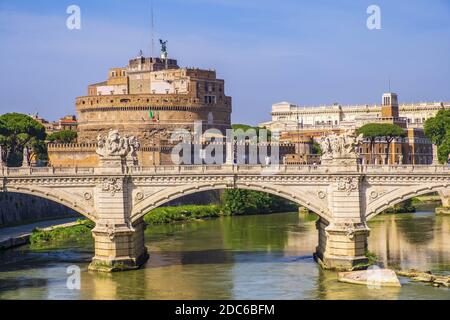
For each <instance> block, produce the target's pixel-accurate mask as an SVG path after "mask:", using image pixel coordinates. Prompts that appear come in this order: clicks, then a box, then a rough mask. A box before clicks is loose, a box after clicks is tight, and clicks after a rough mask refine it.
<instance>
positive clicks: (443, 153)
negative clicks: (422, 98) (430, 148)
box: [424, 110, 450, 163]
mask: <svg viewBox="0 0 450 320" xmlns="http://www.w3.org/2000/svg"><path fill="white" fill-rule="evenodd" d="M424 131H425V135H426V136H427V137H428V139H430V140H431V142H432V143H434V144H435V145H437V147H438V158H439V161H440V162H441V163H446V162H447V160H448V155H449V153H450V150H449V149H450V147H449V146H450V110H440V111H439V112H438V113H437V114H436V116H435V117H434V118H430V119H428V120H427V121H426V122H425V125H424Z"/></svg>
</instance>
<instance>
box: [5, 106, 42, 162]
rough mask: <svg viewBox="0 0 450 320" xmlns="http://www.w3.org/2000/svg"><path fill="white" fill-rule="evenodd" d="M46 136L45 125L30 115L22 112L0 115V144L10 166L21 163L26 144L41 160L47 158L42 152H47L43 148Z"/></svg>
mask: <svg viewBox="0 0 450 320" xmlns="http://www.w3.org/2000/svg"><path fill="white" fill-rule="evenodd" d="M45 138H46V133H45V128H44V126H43V125H42V124H40V123H39V122H37V121H36V120H34V119H33V118H31V117H30V116H27V115H25V114H20V113H7V114H3V115H1V116H0V145H1V146H2V149H3V150H4V153H5V154H4V160H5V161H6V163H7V164H8V165H9V166H20V165H21V163H22V154H23V149H24V147H25V146H28V147H30V148H31V149H32V151H33V152H34V154H35V155H37V157H38V159H39V160H45V157H46V156H45V155H43V154H42V153H46V152H45V151H44V150H43V142H44V140H45ZM31 156H32V155H31ZM39 157H41V158H39Z"/></svg>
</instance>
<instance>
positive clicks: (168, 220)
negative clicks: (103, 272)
mask: <svg viewBox="0 0 450 320" xmlns="http://www.w3.org/2000/svg"><path fill="white" fill-rule="evenodd" d="M270 213H277V212H270V211H269V212H263V213H261V214H270ZM233 215H236V216H237V215H256V214H253V213H248V214H231V213H229V212H227V209H226V208H224V207H223V206H220V205H186V206H178V207H160V208H156V209H154V210H152V211H151V212H149V213H148V214H147V215H145V216H144V222H145V223H147V224H148V225H165V224H172V223H180V222H191V221H198V220H207V219H213V218H219V217H223V216H233ZM94 226H95V224H94V223H93V222H92V221H89V220H79V221H78V222H76V223H74V224H72V225H69V226H66V225H63V226H57V227H53V228H47V229H36V230H34V231H33V232H32V233H31V234H29V235H28V237H27V240H28V239H29V241H26V242H21V244H26V243H31V245H33V246H44V245H48V244H51V243H53V242H61V241H77V240H81V239H86V237H91V231H92V229H93V228H94Z"/></svg>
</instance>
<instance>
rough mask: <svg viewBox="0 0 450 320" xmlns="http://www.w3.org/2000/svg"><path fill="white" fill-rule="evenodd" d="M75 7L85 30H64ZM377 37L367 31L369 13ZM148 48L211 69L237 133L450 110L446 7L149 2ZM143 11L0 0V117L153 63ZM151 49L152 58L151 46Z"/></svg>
mask: <svg viewBox="0 0 450 320" xmlns="http://www.w3.org/2000/svg"><path fill="white" fill-rule="evenodd" d="M71 4H76V5H78V6H80V8H81V13H82V17H81V18H82V29H81V30H73V31H70V30H68V29H67V28H66V19H67V17H68V14H66V9H67V7H68V6H69V5H71ZM372 4H376V5H378V6H380V8H381V19H382V20H381V23H382V29H381V30H369V29H367V27H366V20H367V17H368V14H367V13H366V10H367V7H368V6H369V5H372ZM154 8H155V9H154V12H155V34H156V39H158V38H163V39H167V40H168V41H169V43H168V45H169V54H170V55H171V56H172V57H174V58H177V59H178V61H179V64H180V65H182V66H198V67H203V68H215V69H217V72H218V76H219V77H221V78H223V79H225V80H226V93H227V94H228V95H231V96H232V97H233V109H234V111H233V122H235V123H250V124H256V123H258V122H261V121H266V120H269V119H270V114H269V113H270V109H271V105H272V104H273V103H276V102H279V101H290V102H293V103H296V104H300V105H321V104H331V103H334V102H339V103H342V104H356V103H370V104H371V103H379V101H380V97H381V94H382V93H383V92H385V91H387V89H388V79H389V78H390V79H391V86H392V90H393V91H396V92H397V93H398V94H399V99H400V101H401V102H412V101H414V102H420V101H442V100H444V101H450V90H449V88H450V1H448V0H428V1H426V0H395V1H392V0H389V1H388V0H383V1H381V0H370V1H366V0H352V1H350V0H340V1H332V0H317V1H299V0H278V1H275V0H245V1H244V0H154ZM150 26H151V23H150V0H97V1H93V0H91V1H87V0H71V1H65V0H39V1H35V0H20V1H17V0H0V44H1V46H0V68H1V70H2V72H1V78H0V97H1V102H0V113H4V112H11V111H16V112H23V113H34V112H35V111H39V113H40V115H42V116H44V117H45V118H48V119H57V118H59V117H61V116H63V115H66V114H74V113H75V106H74V100H75V97H77V96H81V95H85V94H86V90H87V85H88V84H89V83H94V82H98V81H102V80H104V79H105V78H106V76H107V71H108V68H109V67H113V66H125V65H126V64H127V62H128V60H129V58H131V57H134V56H136V55H137V53H138V52H139V49H143V50H144V52H145V53H146V54H149V53H150V48H151V45H150V43H151V40H150V39H151V31H150ZM156 49H158V47H157V46H156Z"/></svg>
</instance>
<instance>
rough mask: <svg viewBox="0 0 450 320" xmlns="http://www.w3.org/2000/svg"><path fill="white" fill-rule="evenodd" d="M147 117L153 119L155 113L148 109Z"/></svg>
mask: <svg viewBox="0 0 450 320" xmlns="http://www.w3.org/2000/svg"><path fill="white" fill-rule="evenodd" d="M148 117H149V118H150V120H152V121H154V120H155V114H154V113H153V111H152V110H149V111H148Z"/></svg>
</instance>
